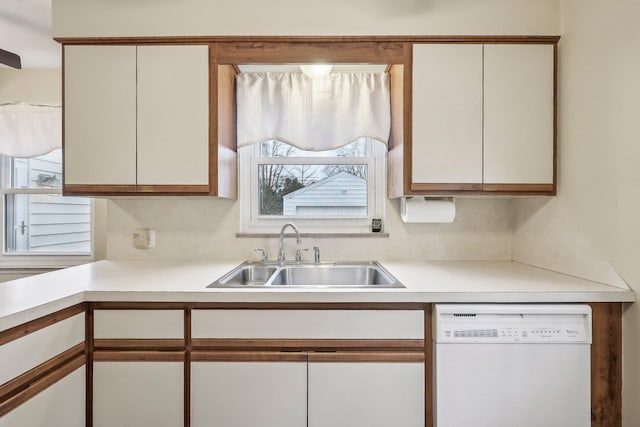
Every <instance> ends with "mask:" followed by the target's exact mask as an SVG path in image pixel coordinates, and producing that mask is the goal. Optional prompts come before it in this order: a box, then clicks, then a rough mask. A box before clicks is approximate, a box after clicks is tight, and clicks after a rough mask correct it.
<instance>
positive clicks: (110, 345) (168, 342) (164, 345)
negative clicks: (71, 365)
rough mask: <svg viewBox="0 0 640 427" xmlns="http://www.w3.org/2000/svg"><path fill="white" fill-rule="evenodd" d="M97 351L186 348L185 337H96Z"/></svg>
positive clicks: (94, 344)
mask: <svg viewBox="0 0 640 427" xmlns="http://www.w3.org/2000/svg"><path fill="white" fill-rule="evenodd" d="M93 346H94V348H95V349H96V351H102V350H140V351H144V350H155V351H170V350H184V348H185V340H183V339H146V338H145V339H96V340H94V341H93Z"/></svg>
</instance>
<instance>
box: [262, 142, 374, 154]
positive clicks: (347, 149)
mask: <svg viewBox="0 0 640 427" xmlns="http://www.w3.org/2000/svg"><path fill="white" fill-rule="evenodd" d="M367 140H368V138H359V139H357V140H355V141H354V142H352V143H351V144H348V145H345V146H344V147H340V148H337V149H335V150H327V151H306V150H300V149H299V148H296V147H294V146H293V145H289V144H287V143H285V142H282V141H278V140H271V141H263V142H262V143H261V144H260V154H261V155H262V157H364V156H366V155H367Z"/></svg>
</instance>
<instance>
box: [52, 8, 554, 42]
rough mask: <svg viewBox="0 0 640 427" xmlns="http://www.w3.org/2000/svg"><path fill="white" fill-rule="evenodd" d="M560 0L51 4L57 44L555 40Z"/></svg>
mask: <svg viewBox="0 0 640 427" xmlns="http://www.w3.org/2000/svg"><path fill="white" fill-rule="evenodd" d="M558 11H559V2H558V1H557V0H481V1H479V0H393V1H392V0H348V1H345V0H321V1H318V0H313V1H309V0H270V1H260V0H253V1H246V0H245V1H238V0H215V1H213V0H181V1H170V0H159V1H151V2H150V1H148V0H128V1H108V0H94V1H87V0H53V19H54V22H53V33H54V35H56V36H67V37H71V36H135V35H140V36H142V35H150V36H157V35H363V34H364V35H366V34H385V35H386V34H557V33H558V32H559V30H560V20H559V18H560V15H559V13H558Z"/></svg>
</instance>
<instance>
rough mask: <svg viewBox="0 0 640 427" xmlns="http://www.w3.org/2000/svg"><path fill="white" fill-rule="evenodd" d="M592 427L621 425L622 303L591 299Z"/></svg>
mask: <svg viewBox="0 0 640 427" xmlns="http://www.w3.org/2000/svg"><path fill="white" fill-rule="evenodd" d="M590 306H591V311H592V325H593V326H592V342H593V343H592V345H591V427H620V426H621V425H622V358H621V355H622V304H621V303H592V304H590Z"/></svg>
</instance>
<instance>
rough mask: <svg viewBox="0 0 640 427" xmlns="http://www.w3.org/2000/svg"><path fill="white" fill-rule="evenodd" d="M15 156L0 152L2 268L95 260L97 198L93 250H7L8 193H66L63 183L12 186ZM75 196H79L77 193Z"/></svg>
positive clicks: (92, 206)
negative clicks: (42, 186)
mask: <svg viewBox="0 0 640 427" xmlns="http://www.w3.org/2000/svg"><path fill="white" fill-rule="evenodd" d="M11 160H12V157H11V156H5V155H0V209H2V215H1V218H2V224H1V226H0V238H1V239H2V243H1V244H2V248H1V249H0V270H2V269H13V268H20V269H28V268H35V269H42V268H64V267H71V266H75V265H80V264H85V263H87V262H91V261H93V260H94V256H95V251H96V247H95V245H96V241H95V240H96V239H95V229H96V225H95V201H94V200H93V198H91V199H90V203H89V206H90V215H91V222H90V224H91V225H90V230H89V233H90V236H91V245H90V251H89V252H88V253H86V252H72V251H68V252H7V251H6V241H5V239H6V237H7V230H6V227H7V222H6V213H7V212H6V208H7V206H6V196H7V195H11V194H26V195H34V194H45V195H62V187H57V188H56V187H52V188H12V187H11ZM74 197H75V196H74Z"/></svg>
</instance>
